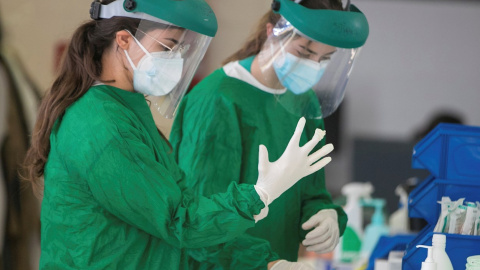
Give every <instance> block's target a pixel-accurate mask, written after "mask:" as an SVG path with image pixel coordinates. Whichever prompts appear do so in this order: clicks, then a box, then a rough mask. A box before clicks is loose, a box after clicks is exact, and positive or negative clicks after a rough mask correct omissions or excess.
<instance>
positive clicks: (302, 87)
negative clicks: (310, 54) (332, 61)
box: [273, 53, 329, 95]
mask: <svg viewBox="0 0 480 270" xmlns="http://www.w3.org/2000/svg"><path fill="white" fill-rule="evenodd" d="M328 62H329V61H328V60H324V61H321V62H320V63H318V62H315V61H313V60H309V59H304V58H299V57H296V56H295V55H293V54H291V53H284V54H282V55H281V56H279V57H277V58H276V59H275V61H274V62H273V68H274V69H275V73H276V74H277V77H278V79H279V80H280V82H281V83H282V85H283V86H285V87H286V88H287V89H288V90H290V91H292V92H293V93H294V94H296V95H299V94H302V93H305V92H307V91H308V90H309V89H311V88H312V87H313V86H314V85H315V84H316V83H318V82H319V81H320V79H321V78H322V76H323V73H324V72H325V68H326V67H327V65H328Z"/></svg>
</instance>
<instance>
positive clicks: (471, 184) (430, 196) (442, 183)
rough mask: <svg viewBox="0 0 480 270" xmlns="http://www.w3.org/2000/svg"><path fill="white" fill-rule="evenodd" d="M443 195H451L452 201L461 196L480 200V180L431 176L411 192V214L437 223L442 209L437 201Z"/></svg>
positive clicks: (429, 222)
mask: <svg viewBox="0 0 480 270" xmlns="http://www.w3.org/2000/svg"><path fill="white" fill-rule="evenodd" d="M479 169H480V168H479ZM424 183H425V184H424ZM443 196H448V197H450V199H451V200H452V201H456V200H458V199H460V198H465V201H473V202H475V201H480V181H473V180H470V181H465V180H464V181H460V180H457V179H449V180H446V179H435V178H432V177H429V178H427V180H425V181H424V182H422V184H421V185H419V187H417V188H416V189H415V190H414V191H412V192H411V193H410V196H409V200H408V211H409V216H410V217H416V218H423V219H425V220H426V221H427V223H428V224H430V225H435V224H436V223H437V221H438V217H439V216H440V210H441V205H440V204H439V203H437V202H438V201H441V199H442V197H443Z"/></svg>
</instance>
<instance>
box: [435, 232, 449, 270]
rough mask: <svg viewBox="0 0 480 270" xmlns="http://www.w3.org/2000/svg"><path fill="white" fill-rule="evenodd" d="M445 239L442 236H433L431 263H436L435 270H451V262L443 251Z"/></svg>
mask: <svg viewBox="0 0 480 270" xmlns="http://www.w3.org/2000/svg"><path fill="white" fill-rule="evenodd" d="M446 243H447V237H446V236H445V235H444V234H433V237H432V246H433V261H434V262H436V263H437V270H453V266H452V262H451V261H450V258H449V257H448V255H447V252H446V251H445V247H446Z"/></svg>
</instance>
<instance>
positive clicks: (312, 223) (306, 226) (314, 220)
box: [302, 216, 321, 230]
mask: <svg viewBox="0 0 480 270" xmlns="http://www.w3.org/2000/svg"><path fill="white" fill-rule="evenodd" d="M320 222H321V221H320V220H318V218H317V217H316V216H312V217H310V218H309V219H308V220H307V221H306V222H305V223H303V224H302V229H304V230H310V229H311V228H313V227H317V226H318V225H319V224H320Z"/></svg>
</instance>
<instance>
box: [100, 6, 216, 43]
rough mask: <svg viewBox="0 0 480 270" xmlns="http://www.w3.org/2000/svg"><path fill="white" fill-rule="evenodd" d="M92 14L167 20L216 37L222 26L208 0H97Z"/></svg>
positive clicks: (103, 16)
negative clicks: (109, 0) (107, 1)
mask: <svg viewBox="0 0 480 270" xmlns="http://www.w3.org/2000/svg"><path fill="white" fill-rule="evenodd" d="M142 14H147V15H148V16H142ZM90 15H91V17H92V18H93V19H102V18H104V19H107V18H111V17H114V16H121V17H131V18H143V19H146V20H151V21H156V22H162V21H166V22H168V23H171V24H174V25H176V26H180V27H183V28H185V29H188V30H192V31H194V32H197V33H200V34H203V35H206V36H210V37H214V36H215V34H216V33H217V29H218V25H217V18H216V17H215V13H213V10H212V9H211V8H210V6H209V5H208V4H207V2H205V1H204V0H190V1H178V0H116V1H114V2H112V3H110V4H108V5H101V4H100V2H98V0H95V1H94V2H93V3H92V8H91V10H90ZM158 19H160V20H158Z"/></svg>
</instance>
